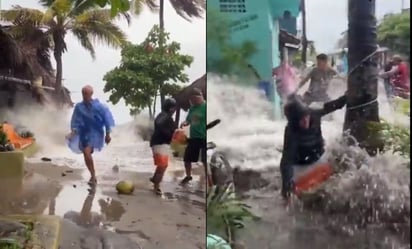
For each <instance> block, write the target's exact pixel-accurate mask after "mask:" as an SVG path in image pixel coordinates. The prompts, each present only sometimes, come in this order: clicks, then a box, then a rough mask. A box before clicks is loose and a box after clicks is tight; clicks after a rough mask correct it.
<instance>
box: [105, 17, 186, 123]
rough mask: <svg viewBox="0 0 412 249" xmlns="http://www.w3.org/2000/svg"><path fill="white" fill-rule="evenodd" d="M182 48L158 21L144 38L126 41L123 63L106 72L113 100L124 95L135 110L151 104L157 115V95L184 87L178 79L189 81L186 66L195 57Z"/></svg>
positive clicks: (164, 94) (117, 99)
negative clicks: (137, 40) (160, 26)
mask: <svg viewBox="0 0 412 249" xmlns="http://www.w3.org/2000/svg"><path fill="white" fill-rule="evenodd" d="M179 51H180V44H179V43H177V42H169V33H167V32H165V31H164V30H163V29H160V28H159V27H158V26H157V25H155V26H153V28H152V30H151V31H150V32H149V34H148V36H147V38H146V40H145V41H144V42H142V43H140V44H137V45H134V44H131V43H128V44H126V45H124V46H123V48H122V51H121V56H122V59H121V62H120V66H118V67H116V68H114V69H113V70H111V71H109V72H108V73H106V75H105V76H104V80H105V81H106V85H105V86H104V92H109V93H110V97H109V101H110V102H112V103H113V104H117V103H118V102H119V101H120V99H123V100H124V101H125V102H126V105H127V106H128V107H129V109H130V112H131V114H137V113H139V112H140V111H142V110H143V109H145V108H148V109H149V114H150V116H151V117H153V116H154V114H155V106H156V97H157V95H158V94H159V93H160V94H162V95H163V96H167V95H173V94H175V93H176V92H177V91H179V90H180V86H179V85H177V84H176V83H186V82H188V81H189V78H188V76H187V74H186V73H184V69H185V68H186V67H189V66H190V65H191V64H192V62H193V57H192V56H190V55H184V54H180V53H179Z"/></svg>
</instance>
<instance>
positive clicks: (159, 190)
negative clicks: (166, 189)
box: [154, 188, 162, 196]
mask: <svg viewBox="0 0 412 249" xmlns="http://www.w3.org/2000/svg"><path fill="white" fill-rule="evenodd" d="M154 191H155V194H156V195H159V196H161V195H162V190H161V189H160V188H157V189H155V190H154Z"/></svg>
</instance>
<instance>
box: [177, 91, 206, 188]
mask: <svg viewBox="0 0 412 249" xmlns="http://www.w3.org/2000/svg"><path fill="white" fill-rule="evenodd" d="M189 101H190V104H191V107H190V109H189V113H188V114H187V117H186V121H185V122H183V123H182V125H181V126H182V127H183V126H187V125H190V136H189V139H188V143H187V147H186V150H185V154H184V156H183V161H184V162H185V171H186V176H185V178H183V180H182V181H181V182H180V183H181V184H182V185H185V184H187V183H188V182H190V181H191V180H192V163H195V162H198V161H199V156H200V160H201V162H202V164H203V166H204V167H205V172H206V166H207V162H206V101H205V99H204V98H203V94H202V91H201V90H200V89H198V88H194V89H193V92H192V94H191V97H190V100H189ZM206 177H207V175H206Z"/></svg>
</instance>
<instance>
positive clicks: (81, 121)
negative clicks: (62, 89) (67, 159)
mask: <svg viewBox="0 0 412 249" xmlns="http://www.w3.org/2000/svg"><path fill="white" fill-rule="evenodd" d="M92 95H93V88H92V87H91V86H89V85H87V86H85V87H83V88H82V96H83V101H82V102H80V103H77V104H76V106H75V107H74V111H73V115H72V119H71V124H70V128H71V133H70V134H69V135H67V137H66V138H67V141H68V146H69V148H70V149H71V150H72V151H73V152H74V153H78V154H80V153H83V156H84V162H85V164H86V166H87V169H88V170H89V172H90V180H89V184H90V185H95V184H96V183H97V180H96V173H95V170H94V162H93V157H92V154H93V152H94V151H95V150H97V151H100V150H101V149H102V148H103V146H104V144H105V143H106V144H109V143H110V141H111V137H110V132H111V129H112V128H113V127H114V120H113V116H112V114H111V112H110V110H109V109H108V108H107V107H106V106H105V105H103V104H102V103H100V102H99V100H97V99H93V98H92Z"/></svg>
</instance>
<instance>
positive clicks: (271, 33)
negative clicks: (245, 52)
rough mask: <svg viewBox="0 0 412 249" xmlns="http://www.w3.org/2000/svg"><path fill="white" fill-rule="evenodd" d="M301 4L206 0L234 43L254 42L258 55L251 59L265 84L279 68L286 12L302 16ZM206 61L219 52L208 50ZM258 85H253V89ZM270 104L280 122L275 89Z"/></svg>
mask: <svg viewBox="0 0 412 249" xmlns="http://www.w3.org/2000/svg"><path fill="white" fill-rule="evenodd" d="M299 2H300V0H259V1H257V0H207V10H208V11H217V12H220V13H221V14H222V15H223V16H224V17H225V18H227V20H228V21H229V22H230V27H231V33H230V38H231V42H232V43H233V44H234V45H238V44H242V43H243V42H245V41H251V42H254V43H255V45H256V48H257V50H258V52H257V53H256V54H255V55H254V56H253V57H252V58H250V60H249V61H250V64H251V65H252V66H253V67H254V68H255V69H256V71H257V72H258V74H259V76H260V78H261V79H262V80H263V81H268V82H271V84H272V85H274V84H273V78H272V68H274V67H277V66H278V65H279V64H280V51H279V21H278V19H279V18H281V17H283V14H284V12H285V11H286V10H287V11H289V12H290V13H291V14H292V16H295V17H296V16H297V15H298V13H299ZM207 49H208V50H207V57H210V56H218V54H219V52H218V49H217V48H214V47H213V46H211V45H210V46H209V45H208V46H207ZM257 83H258V82H250V85H251V86H254V85H256V86H257ZM269 99H270V101H272V102H273V103H274V106H275V117H277V118H280V113H281V112H280V99H279V97H278V95H277V93H276V90H275V89H274V87H273V94H270V97H269Z"/></svg>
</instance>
